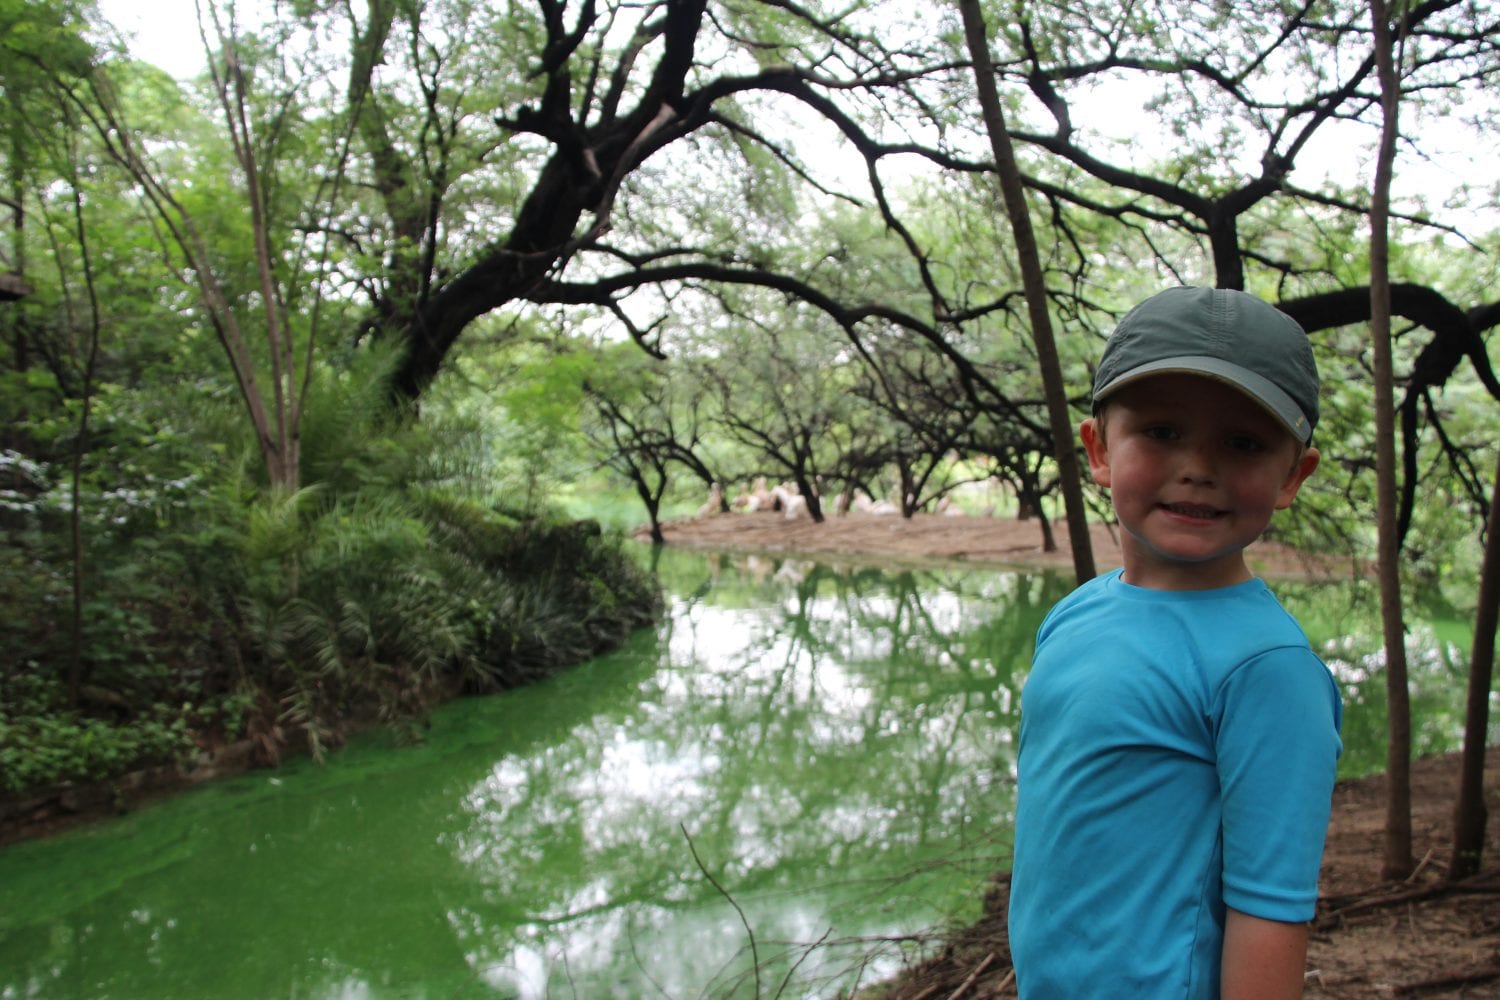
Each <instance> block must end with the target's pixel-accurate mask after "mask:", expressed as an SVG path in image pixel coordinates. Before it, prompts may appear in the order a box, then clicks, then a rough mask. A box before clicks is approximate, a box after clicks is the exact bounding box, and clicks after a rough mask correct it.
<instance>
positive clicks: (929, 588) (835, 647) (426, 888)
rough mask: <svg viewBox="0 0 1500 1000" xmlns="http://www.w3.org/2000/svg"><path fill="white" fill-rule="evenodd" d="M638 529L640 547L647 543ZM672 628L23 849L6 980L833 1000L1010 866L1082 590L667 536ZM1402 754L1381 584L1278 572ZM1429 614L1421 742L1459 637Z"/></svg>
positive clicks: (15, 851)
mask: <svg viewBox="0 0 1500 1000" xmlns="http://www.w3.org/2000/svg"><path fill="white" fill-rule="evenodd" d="M646 551H647V550H644V549H643V550H642V552H643V558H647V556H646V555H645V552H646ZM657 568H658V570H659V572H660V574H661V576H662V579H663V583H664V586H665V588H666V590H667V592H668V595H669V613H668V615H667V617H666V619H665V620H664V621H663V623H662V624H661V626H660V627H659V628H658V629H655V630H647V631H644V632H642V633H639V634H637V635H636V636H635V637H634V638H633V640H632V641H631V642H630V643H629V644H628V645H627V646H626V648H624V649H622V650H620V651H618V652H617V653H614V654H612V655H609V656H605V657H602V658H600V659H598V660H596V661H593V662H591V663H588V664H585V665H583V666H581V667H579V668H577V669H575V670H571V671H569V672H568V673H566V674H564V675H562V676H559V677H557V678H555V679H553V680H551V681H548V682H546V683H542V684H538V685H536V686H534V687H531V688H528V689H526V690H521V691H515V692H511V693H507V694H504V695H499V696H494V697H489V698H482V699H468V700H464V701H460V702H457V703H454V704H451V705H448V706H445V707H444V708H442V709H441V710H439V711H438V712H436V713H435V714H434V715H433V718H432V725H431V728H430V730H429V731H428V734H427V739H426V741H425V742H424V743H422V744H421V745H419V746H413V747H395V746H393V745H392V743H391V741H390V739H389V737H386V736H383V735H380V734H372V735H370V736H367V737H364V738H361V739H359V740H356V741H354V742H353V743H352V744H351V745H350V746H349V747H347V748H346V749H344V750H342V751H340V752H339V753H338V754H336V755H335V756H334V757H333V758H332V759H331V760H330V762H329V763H328V764H327V765H324V766H317V765H313V764H311V763H309V762H305V761H302V762H297V761H294V762H292V763H290V764H288V765H286V766H284V767H282V768H281V769H279V770H277V771H275V772H267V771H261V772H256V773H252V774H248V775H245V776H242V777H239V778H235V779H230V780H226V781H222V782H219V783H216V784H213V785H210V786H206V787H203V788H200V789H197V790H194V791H192V792H189V793H186V794H184V795H181V796H179V797H176V798H173V799H171V800H168V801H165V802H162V803H159V804H157V805H154V806H151V807H149V808H145V809H142V810H140V811H139V812H137V813H134V814H132V815H128V816H125V817H121V818H119V819H115V820H111V821H109V822H107V823H103V824H99V825H97V826H94V827H90V828H87V829H83V830H77V831H74V832H71V833H67V834H64V835H62V836H58V837H55V838H51V839H48V840H44V841H36V842H30V843H23V844H17V845H13V846H10V847H6V848H0V1000H13V998H22V997H38V998H43V997H45V998H53V997H56V998H70V1000H78V998H103V997H114V998H135V997H140V998H163V1000H166V998H218V997H223V998H238V997H245V998H269V997H306V998H364V997H369V998H376V997H379V998H387V997H389V998H463V997H515V998H525V1000H529V998H542V997H559V998H572V997H580V998H594V997H668V998H687V997H713V998H722V997H753V996H762V997H772V996H778V995H779V996H783V997H813V996H832V995H833V994H834V993H836V992H837V991H838V990H839V989H848V988H850V987H851V986H853V985H855V984H857V983H868V982H871V981H873V980H876V979H879V978H883V977H884V976H886V975H888V974H890V973H891V972H893V971H894V970H895V969H896V968H897V967H898V966H899V965H900V963H901V962H902V961H903V959H906V958H910V957H911V956H913V955H915V954H916V953H917V951H918V950H919V949H920V948H921V947H922V944H921V942H920V941H919V940H918V937H919V936H920V935H922V934H923V933H924V932H927V931H930V930H933V929H935V928H940V927H941V926H943V925H945V924H951V923H952V922H955V921H957V922H962V921H966V920H969V919H971V918H973V917H974V916H975V915H977V913H978V910H979V900H980V896H981V895H982V892H983V887H984V882H985V879H986V877H987V876H988V875H989V874H990V873H991V872H993V871H995V870H996V869H999V868H1003V867H1005V865H1006V864H1007V859H1008V856H1009V817H1010V813H1011V809H1012V802H1013V775H1014V739H1015V732H1016V725H1017V722H1018V718H1019V715H1018V713H1019V704H1020V687H1021V683H1022V681H1023V680H1024V677H1025V672H1026V667H1027V662H1028V659H1029V656H1030V652H1031V643H1032V636H1033V634H1034V632H1035V629H1036V626H1037V624H1038V623H1039V622H1040V620H1041V616H1042V615H1043V614H1044V613H1045V611H1046V609H1047V608H1048V607H1049V606H1050V605H1051V604H1052V603H1053V602H1054V601H1055V600H1056V599H1057V598H1059V597H1061V596H1062V595H1063V594H1064V593H1066V592H1067V590H1068V589H1069V584H1068V582H1067V580H1066V579H1065V578H1064V577H1061V576H1055V575H1048V574H1041V573H1033V574H1027V573H1009V572H992V571H981V570H973V569H963V568H947V569H932V570H925V571H914V572H882V571H878V570H872V569H849V568H837V567H832V566H827V565H820V564H816V563H810V562H801V561H792V560H782V561H772V560H768V559H763V558H754V557H744V556H735V557H730V556H706V555H704V554H701V553H692V552H674V551H667V552H662V553H660V554H659V563H658V566H657ZM1277 589H1278V591H1279V592H1281V593H1282V596H1283V599H1284V600H1285V601H1286V602H1287V603H1288V605H1289V606H1290V607H1291V608H1292V609H1293V611H1294V612H1295V613H1297V614H1298V615H1299V616H1300V617H1302V618H1303V620H1304V624H1305V625H1306V627H1307V628H1308V631H1309V633H1310V634H1311V636H1312V638H1313V640H1314V643H1315V645H1316V646H1317V647H1318V648H1319V649H1320V651H1321V652H1322V653H1323V655H1324V656H1325V659H1327V660H1328V662H1329V663H1330V665H1331V666H1332V667H1333V668H1334V670H1335V672H1336V673H1337V674H1338V675H1339V677H1340V680H1341V682H1342V683H1343V686H1344V690H1345V697H1346V704H1347V717H1346V725H1345V738H1346V744H1347V750H1346V754H1345V757H1344V771H1345V773H1346V774H1358V773H1364V772H1368V771H1372V770H1378V769H1379V768H1381V767H1382V766H1383V762H1384V752H1383V750H1382V749H1381V748H1380V747H1381V742H1380V741H1381V727H1382V726H1383V725H1384V709H1383V690H1384V689H1383V679H1382V677H1381V674H1380V661H1381V657H1380V655H1379V653H1378V647H1379V640H1378V629H1377V628H1376V627H1375V622H1374V614H1375V612H1374V601H1373V596H1372V595H1370V594H1364V593H1361V592H1359V591H1358V590H1356V589H1354V588H1351V587H1350V586H1347V585H1344V586H1328V585H1322V586H1316V587H1314V586H1304V585H1296V586H1291V585H1287V586H1278V587H1277ZM1457 618H1458V616H1457V615H1456V614H1454V613H1453V612H1443V611H1437V612H1431V613H1428V614H1427V617H1426V618H1425V619H1423V620H1422V621H1420V622H1418V621H1416V620H1415V616H1414V622H1413V624H1414V628H1413V639H1412V658H1413V659H1412V671H1413V675H1414V678H1415V680H1414V684H1413V689H1414V704H1415V706H1416V712H1417V715H1418V721H1417V727H1416V728H1417V734H1418V735H1417V742H1418V745H1419V749H1421V750H1423V751H1429V750H1440V749H1448V748H1452V747H1456V746H1457V745H1458V743H1459V740H1460V739H1461V728H1460V724H1461V719H1462V703H1463V689H1462V688H1463V678H1462V670H1461V668H1460V666H1459V664H1461V663H1462V662H1463V660H1464V655H1465V653H1466V651H1467V646H1468V635H1467V632H1466V631H1465V626H1464V625H1463V624H1462V623H1460V622H1459V621H1458V620H1457Z"/></svg>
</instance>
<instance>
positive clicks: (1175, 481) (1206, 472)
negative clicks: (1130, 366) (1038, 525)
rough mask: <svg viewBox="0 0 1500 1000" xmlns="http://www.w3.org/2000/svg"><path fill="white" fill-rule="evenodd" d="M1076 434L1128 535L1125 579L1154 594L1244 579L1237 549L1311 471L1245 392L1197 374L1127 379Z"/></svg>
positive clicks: (1313, 455) (1310, 463)
mask: <svg viewBox="0 0 1500 1000" xmlns="http://www.w3.org/2000/svg"><path fill="white" fill-rule="evenodd" d="M1080 433H1081V435H1082V437H1083V444H1084V447H1085V449H1087V451H1088V457H1089V469H1090V471H1092V473H1093V475H1094V480H1095V481H1096V482H1097V483H1099V485H1100V486H1107V487H1109V490H1110V494H1111V497H1112V499H1113V501H1114V508H1115V515H1116V516H1117V517H1118V518H1119V520H1120V525H1121V526H1122V527H1123V528H1124V529H1125V538H1124V539H1123V540H1122V543H1121V544H1122V548H1123V553H1122V554H1123V556H1124V563H1125V581H1126V582H1127V583H1130V584H1134V585H1136V586H1140V587H1151V588H1154V589H1158V590H1203V589H1209V588H1213V587H1226V586H1230V585H1232V584H1235V583H1242V582H1244V581H1245V580H1248V579H1250V575H1251V574H1250V571H1249V569H1248V567H1247V566H1246V565H1245V560H1244V556H1243V550H1244V548H1245V546H1247V545H1249V544H1250V543H1251V542H1253V541H1255V540H1256V539H1257V538H1259V537H1260V535H1261V533H1262V532H1263V531H1265V528H1266V525H1267V524H1269V523H1270V520H1271V514H1272V513H1273V512H1274V511H1277V510H1280V509H1282V508H1283V507H1288V506H1290V505H1291V503H1292V500H1293V499H1294V498H1295V497H1296V496H1297V490H1298V489H1299V488H1300V487H1301V485H1302V481H1303V480H1304V479H1306V478H1307V477H1308V476H1309V475H1310V474H1311V473H1312V471H1313V469H1315V468H1317V465H1318V452H1317V450H1316V449H1314V448H1306V449H1304V448H1303V447H1302V445H1301V443H1300V442H1298V441H1297V440H1296V439H1295V438H1293V437H1292V436H1291V434H1290V433H1288V432H1287V430H1286V429H1285V428H1284V427H1282V425H1281V424H1280V423H1279V422H1278V421H1277V420H1276V418H1274V417H1272V416H1271V415H1270V414H1269V413H1267V412H1266V411H1265V410H1263V409H1261V408H1260V406H1259V405H1257V404H1256V403H1255V402H1254V401H1253V400H1251V399H1250V398H1249V397H1248V396H1245V395H1243V394H1241V393H1239V392H1237V391H1236V390H1234V389H1231V388H1230V387H1228V386H1226V385H1224V384H1223V383H1220V382H1216V381H1214V380H1212V379H1208V378H1204V377H1202V376H1197V375H1183V374H1163V375H1155V376H1151V377H1149V378H1145V379H1142V380H1141V381H1139V382H1134V383H1132V384H1130V385H1128V386H1126V387H1125V388H1123V389H1121V390H1120V391H1119V392H1118V393H1116V394H1114V395H1113V396H1111V397H1110V399H1109V401H1108V405H1107V406H1106V407H1105V410H1104V413H1103V415H1102V417H1100V418H1098V419H1091V420H1085V421H1084V422H1083V426H1082V427H1081V428H1080Z"/></svg>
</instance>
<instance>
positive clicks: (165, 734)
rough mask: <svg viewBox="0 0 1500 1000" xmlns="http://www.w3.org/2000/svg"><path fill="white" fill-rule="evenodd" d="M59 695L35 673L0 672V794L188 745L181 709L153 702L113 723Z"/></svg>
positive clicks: (137, 763) (131, 764)
mask: <svg viewBox="0 0 1500 1000" xmlns="http://www.w3.org/2000/svg"><path fill="white" fill-rule="evenodd" d="M59 700H60V693H59V692H58V691H57V689H56V686H55V685H54V684H50V683H48V682H47V681H46V680H45V679H43V678H40V677H38V676H36V675H35V674H20V675H15V674H10V675H6V674H0V795H18V794H21V793H24V792H28V791H32V790H35V789H39V788H47V787H50V786H54V785H60V784H65V783H68V782H77V781H93V780H100V779H104V778H110V777H114V776H115V775H118V774H122V773H124V772H126V771H132V770H137V769H140V768H143V767H149V766H152V765H156V764H170V763H176V762H178V761H182V760H186V759H188V758H189V757H191V756H192V754H193V753H194V752H195V750H196V747H195V746H194V743H193V740H192V736H191V733H190V732H189V728H188V719H187V717H186V713H185V712H184V711H183V709H182V708H179V709H175V710H174V709H172V708H170V707H168V706H166V705H161V704H154V705H151V706H149V707H147V708H146V709H145V711H143V712H140V713H135V714H132V716H131V717H130V718H128V719H126V720H124V721H118V722H117V721H111V720H107V719H101V718H94V717H89V716H87V715H85V714H83V713H81V712H76V711H67V710H59V709H58V708H57V707H56V706H57V704H58V702H59ZM185 707H186V706H184V708H185Z"/></svg>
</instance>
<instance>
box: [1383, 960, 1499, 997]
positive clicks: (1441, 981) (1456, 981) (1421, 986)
mask: <svg viewBox="0 0 1500 1000" xmlns="http://www.w3.org/2000/svg"><path fill="white" fill-rule="evenodd" d="M1492 979H1500V965H1496V964H1493V963H1492V964H1490V965H1481V966H1477V967H1475V968H1473V969H1466V970H1464V971H1462V972H1449V973H1445V974H1443V975H1441V976H1435V977H1433V978H1431V979H1418V980H1416V981H1414V982H1410V983H1397V984H1396V986H1395V987H1394V989H1395V993H1396V995H1397V996H1403V995H1405V994H1409V993H1420V992H1422V991H1423V990H1436V989H1443V988H1446V987H1449V986H1469V985H1472V984H1474V983H1487V982H1489V981H1490V980H1492Z"/></svg>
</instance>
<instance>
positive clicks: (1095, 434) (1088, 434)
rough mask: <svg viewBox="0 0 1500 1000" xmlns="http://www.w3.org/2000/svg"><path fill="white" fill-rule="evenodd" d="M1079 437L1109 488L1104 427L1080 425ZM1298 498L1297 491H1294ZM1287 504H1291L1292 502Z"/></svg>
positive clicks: (1093, 420) (1094, 423)
mask: <svg viewBox="0 0 1500 1000" xmlns="http://www.w3.org/2000/svg"><path fill="white" fill-rule="evenodd" d="M1078 436H1079V437H1080V438H1082V439H1083V450H1084V451H1085V452H1087V453H1088V456H1089V473H1090V474H1091V475H1093V477H1094V482H1096V483H1098V484H1099V485H1100V486H1104V487H1108V486H1109V446H1108V445H1107V444H1105V442H1104V427H1103V426H1102V425H1101V424H1100V423H1099V421H1098V420H1097V419H1096V418H1094V417H1089V418H1088V419H1087V420H1085V421H1084V422H1083V423H1081V424H1079V425H1078ZM1314 464H1316V463H1314ZM1307 471H1308V472H1311V471H1312V470H1311V469H1309V470H1307ZM1292 495H1293V496H1296V495H1297V491H1296V490H1293V491H1292ZM1287 503H1291V501H1290V500H1288V501H1287Z"/></svg>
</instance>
